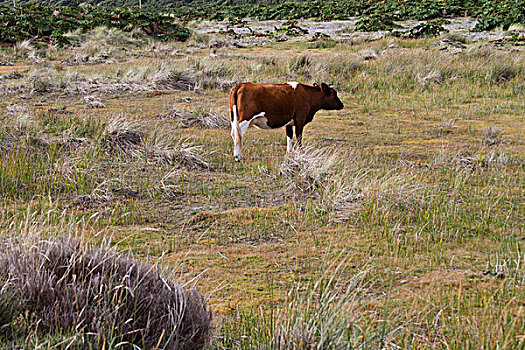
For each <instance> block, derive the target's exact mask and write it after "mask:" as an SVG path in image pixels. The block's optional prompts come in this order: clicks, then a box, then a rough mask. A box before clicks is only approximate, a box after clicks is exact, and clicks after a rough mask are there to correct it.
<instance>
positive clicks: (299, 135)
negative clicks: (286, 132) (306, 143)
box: [295, 124, 304, 148]
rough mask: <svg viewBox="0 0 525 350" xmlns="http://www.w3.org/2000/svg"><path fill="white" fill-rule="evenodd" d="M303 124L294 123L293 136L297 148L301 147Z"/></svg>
mask: <svg viewBox="0 0 525 350" xmlns="http://www.w3.org/2000/svg"><path fill="white" fill-rule="evenodd" d="M303 128H304V126H303V125H300V124H295V138H296V139H297V148H302V147H303Z"/></svg>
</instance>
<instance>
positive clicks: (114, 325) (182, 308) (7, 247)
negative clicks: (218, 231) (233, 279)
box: [0, 235, 211, 349]
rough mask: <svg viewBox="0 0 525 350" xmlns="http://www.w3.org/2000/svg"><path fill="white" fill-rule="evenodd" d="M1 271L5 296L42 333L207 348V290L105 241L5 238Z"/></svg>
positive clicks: (102, 342) (98, 340)
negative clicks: (178, 279)
mask: <svg viewBox="0 0 525 350" xmlns="http://www.w3.org/2000/svg"><path fill="white" fill-rule="evenodd" d="M0 276H1V277H0V279H1V280H2V281H3V282H2V288H1V290H2V295H6V294H5V293H12V295H14V296H16V300H18V301H19V303H20V304H19V307H18V308H19V311H20V315H24V318H25V319H23V320H18V321H19V322H22V323H25V325H26V326H27V327H28V329H34V330H35V331H37V334H40V335H43V334H68V333H70V332H72V333H82V334H84V335H85V336H86V337H87V338H89V339H90V342H91V343H92V344H94V345H98V346H106V347H107V346H116V345H117V344H118V343H121V344H129V345H132V344H134V345H136V346H140V347H143V348H153V347H155V346H157V347H159V346H162V348H164V349H202V348H203V347H204V346H205V344H206V343H207V341H208V333H209V327H210V320H211V314H210V311H209V310H208V308H207V306H206V304H205V302H204V299H203V297H202V296H200V295H199V294H198V293H197V292H196V291H195V290H189V289H186V288H184V287H181V286H180V285H179V284H177V283H176V282H173V281H171V280H169V279H166V278H165V277H163V276H162V275H161V274H159V273H158V272H157V271H156V269H155V267H154V266H151V265H149V264H146V263H140V262H138V261H136V260H134V259H132V258H130V257H125V256H123V255H121V254H118V253H116V252H115V251H112V250H110V249H107V247H102V248H94V247H91V246H88V245H86V244H85V243H82V242H81V241H79V240H75V239H71V238H56V239H51V240H47V239H43V238H40V237H37V236H32V235H30V236H28V237H24V238H19V237H8V238H4V239H3V240H2V244H1V245H0ZM0 302H2V303H3V304H2V308H3V309H5V308H10V307H11V306H10V305H9V304H7V305H6V304H5V302H6V300H5V299H4V298H0ZM6 321H7V322H10V323H12V322H13V321H14V320H13V319H11V320H9V319H7V320H4V322H6Z"/></svg>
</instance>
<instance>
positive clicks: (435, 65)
mask: <svg viewBox="0 0 525 350" xmlns="http://www.w3.org/2000/svg"><path fill="white" fill-rule="evenodd" d="M110 34H111V33H110ZM113 34H114V35H113ZM113 34H111V35H109V34H108V35H100V37H98V38H97V37H96V36H95V38H83V39H82V40H84V42H83V44H81V45H80V46H79V47H77V48H73V49H67V50H66V49H59V50H53V49H50V48H42V49H38V48H34V47H32V46H31V45H27V44H25V45H23V44H19V45H18V46H17V47H16V48H14V49H10V48H5V49H3V51H2V56H0V61H2V62H7V61H9V62H12V63H13V65H12V66H0V75H1V77H0V81H1V82H2V85H1V86H0V96H2V97H1V100H0V109H1V111H0V123H1V129H0V155H1V157H0V193H1V199H0V230H1V231H2V233H3V234H4V235H6V234H11V235H13V234H14V235H24V234H27V233H28V232H36V233H39V234H42V235H45V236H48V235H50V236H56V235H62V234H65V233H67V234H74V235H77V236H81V237H84V238H85V239H87V240H89V241H93V242H100V241H101V240H104V239H106V240H110V242H111V244H112V245H113V246H115V247H116V248H117V249H118V250H119V251H121V252H128V251H129V252H131V253H132V254H133V255H134V256H135V257H136V258H138V259H139V260H145V261H150V262H156V263H159V264H160V265H161V266H164V267H167V268H168V269H169V270H170V271H171V272H172V273H173V276H174V277H175V278H176V279H177V280H179V281H181V282H183V283H188V285H194V286H196V287H197V288H198V290H199V291H200V292H201V293H202V294H204V295H205V296H206V297H207V298H208V300H209V301H208V302H209V304H210V305H211V306H212V310H213V312H214V317H213V334H212V340H211V342H210V344H209V348H211V349H232V348H234V349H245V348H252V349H261V348H265V349H270V348H282V349H303V348H304V349H344V348H388V349H398V348H399V349H408V348H414V349H422V348H436V349H466V348H471V349H495V348H499V349H517V348H523V347H525V319H524V317H525V265H524V264H525V262H524V260H525V255H524V252H523V249H524V246H523V242H524V238H525V230H524V223H525V180H524V179H525V140H524V136H525V51H524V49H523V47H520V46H495V45H494V44H492V43H489V42H482V41H478V42H465V40H462V39H461V38H460V37H456V36H453V35H448V36H447V39H448V41H445V42H443V41H441V39H442V38H435V39H419V40H407V39H396V38H387V39H382V40H379V41H373V42H368V41H357V42H348V43H330V44H329V45H324V44H323V43H321V44H319V43H312V42H309V41H301V40H298V41H289V42H282V43H270V44H268V45H265V46H262V47H251V48H250V47H248V48H236V47H234V46H231V45H229V44H228V43H227V42H224V43H223V44H222V45H225V46H222V47H218V48H217V47H216V48H208V46H207V45H208V44H209V42H210V40H209V37H208V38H204V39H203V37H202V36H200V37H197V38H193V39H192V40H190V41H189V43H187V44H177V43H168V44H159V43H153V42H147V41H139V42H136V43H135V42H132V41H130V42H125V43H123V42H122V41H121V40H120V39H119V36H118V35H117V34H115V33H113ZM103 38H105V39H103ZM112 39H114V40H113V41H112ZM102 40H106V41H102ZM214 40H215V42H221V41H220V38H218V39H217V38H214ZM450 43H452V44H450ZM215 46H221V45H215ZM453 48H454V50H452V49H453ZM458 48H459V49H458ZM86 57H87V59H86ZM240 81H253V82H268V83H282V82H287V81H299V82H303V83H308V84H312V83H314V82H316V83H320V82H329V83H331V84H332V85H333V86H334V87H335V88H336V89H337V90H338V91H339V96H340V98H341V100H342V101H343V103H344V104H345V108H344V109H343V110H342V111H337V112H332V111H320V112H318V113H317V115H316V117H315V118H314V120H313V122H312V123H311V124H309V125H308V126H307V127H306V129H305V134H304V137H303V140H304V143H305V148H304V150H303V151H296V152H293V153H292V154H289V155H286V154H285V150H286V138H285V133H284V130H274V131H261V130H257V129H250V130H249V131H248V133H247V135H246V137H245V138H244V140H243V153H244V156H245V158H244V159H243V161H242V162H240V163H236V162H234V160H233V156H232V153H233V150H232V140H231V137H230V129H229V120H228V118H229V112H228V90H229V88H230V87H231V86H233V85H234V84H236V83H237V82H240ZM29 334H31V336H29V337H28V338H27V339H25V340H23V341H21V340H20V339H19V340H18V342H19V344H22V343H24V342H25V344H31V345H35V344H39V346H41V347H44V348H45V347H46V346H47V347H49V348H51V347H52V346H56V347H55V348H60V346H62V347H64V345H63V344H62V345H60V344H61V343H60V341H61V340H60V341H58V340H42V339H41V338H40V339H39V338H38V337H37V336H36V335H35V334H34V333H31V332H30V333H29ZM4 341H6V340H4ZM46 342H47V343H46ZM6 344H7V343H6ZM57 344H58V345H57ZM20 347H22V345H20Z"/></svg>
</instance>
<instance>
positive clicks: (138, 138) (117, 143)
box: [101, 117, 146, 157]
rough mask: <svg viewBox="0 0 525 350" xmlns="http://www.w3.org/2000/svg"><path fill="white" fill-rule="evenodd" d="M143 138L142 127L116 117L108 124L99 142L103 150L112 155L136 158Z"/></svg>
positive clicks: (144, 134) (144, 132)
mask: <svg viewBox="0 0 525 350" xmlns="http://www.w3.org/2000/svg"><path fill="white" fill-rule="evenodd" d="M145 136H146V131H145V129H144V126H143V125H141V124H139V123H137V122H134V121H131V120H127V119H125V118H122V117H118V118H115V119H113V120H111V121H110V122H109V123H108V125H107V126H106V129H105V131H104V134H103V135H102V138H101V142H102V146H103V148H105V149H106V150H107V151H108V152H110V153H112V154H116V155H130V156H135V157H136V156H137V155H138V153H139V150H140V147H141V144H142V142H143V140H144V137H145Z"/></svg>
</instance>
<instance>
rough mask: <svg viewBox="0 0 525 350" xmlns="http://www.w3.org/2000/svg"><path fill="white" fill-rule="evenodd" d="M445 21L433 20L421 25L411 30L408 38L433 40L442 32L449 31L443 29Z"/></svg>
mask: <svg viewBox="0 0 525 350" xmlns="http://www.w3.org/2000/svg"><path fill="white" fill-rule="evenodd" d="M443 23H444V22H443V20H432V21H428V22H424V23H420V24H418V25H417V26H415V27H414V28H412V29H410V31H409V32H408V34H407V36H408V37H409V38H414V39H417V38H432V37H434V36H438V35H439V34H441V33H442V32H446V31H447V30H446V29H445V28H443V25H442V24H443Z"/></svg>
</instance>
